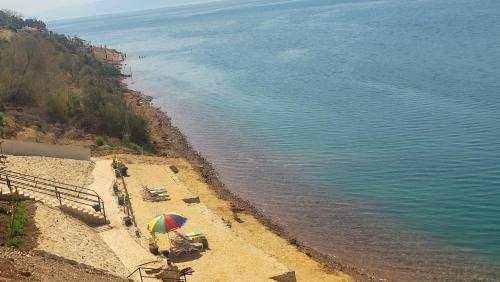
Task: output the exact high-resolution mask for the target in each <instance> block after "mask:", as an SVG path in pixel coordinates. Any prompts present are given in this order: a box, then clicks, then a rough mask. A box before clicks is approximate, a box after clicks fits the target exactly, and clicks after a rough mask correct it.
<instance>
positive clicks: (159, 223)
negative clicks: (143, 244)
mask: <svg viewBox="0 0 500 282" xmlns="http://www.w3.org/2000/svg"><path fill="white" fill-rule="evenodd" d="M186 221H187V218H186V217H185V216H183V215H182V214H179V213H176V212H169V213H164V214H160V215H158V216H156V217H155V218H153V220H151V221H150V222H149V223H148V230H149V231H151V232H154V233H167V232H170V231H172V230H175V229H178V228H180V227H181V226H183V225H184V224H185V223H186Z"/></svg>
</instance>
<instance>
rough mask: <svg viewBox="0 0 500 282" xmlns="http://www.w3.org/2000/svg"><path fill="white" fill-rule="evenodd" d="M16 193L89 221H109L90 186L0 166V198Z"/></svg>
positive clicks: (98, 222)
mask: <svg viewBox="0 0 500 282" xmlns="http://www.w3.org/2000/svg"><path fill="white" fill-rule="evenodd" d="M13 197H19V198H21V199H30V200H34V201H39V202H42V203H44V204H46V205H48V206H50V207H52V208H59V209H61V210H62V211H64V212H65V213H68V214H70V215H72V216H74V217H77V218H79V219H81V220H82V221H84V222H86V223H88V224H90V225H95V226H98V225H104V224H107V223H109V221H108V220H107V218H106V212H105V209H104V202H103V201H102V199H101V197H100V196H99V195H98V194H97V193H96V192H95V191H93V190H91V189H88V188H85V187H80V186H74V185H70V184H66V183H62V182H57V181H54V180H49V179H44V178H39V177H34V176H30V175H26V174H21V173H17V172H13V171H8V170H0V198H9V199H10V198H13Z"/></svg>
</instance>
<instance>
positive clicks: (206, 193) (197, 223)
mask: <svg viewBox="0 0 500 282" xmlns="http://www.w3.org/2000/svg"><path fill="white" fill-rule="evenodd" d="M118 158H119V159H121V160H123V161H124V162H125V163H126V164H127V166H128V167H129V173H130V175H131V176H130V177H127V178H126V183H127V186H128V191H129V194H130V197H131V201H132V206H133V209H134V213H135V216H136V221H137V224H138V226H139V228H140V229H141V232H142V233H143V235H147V231H146V224H147V222H148V221H149V220H150V219H151V218H152V217H154V216H155V215H156V214H158V213H161V212H166V211H176V212H180V213H182V214H184V215H186V216H187V217H188V219H189V220H188V223H187V224H186V226H185V227H183V231H186V232H190V231H203V232H204V233H205V234H206V235H207V237H208V240H209V244H210V250H209V251H207V252H204V253H202V256H201V257H199V258H196V259H194V260H191V261H187V262H183V263H179V265H180V267H185V266H192V267H193V268H194V269H196V272H195V275H194V276H193V277H192V278H190V281H191V280H193V281H260V280H266V279H267V278H268V277H270V276H272V275H271V274H272V273H276V274H279V272H282V271H286V268H288V269H290V270H293V271H295V273H296V276H297V280H298V281H353V279H352V278H351V277H349V276H348V275H346V274H344V273H342V272H332V271H327V270H325V268H324V267H323V266H322V265H321V264H319V263H318V262H316V261H314V260H313V259H311V258H310V257H308V256H307V255H305V254H304V253H302V252H300V251H299V250H297V249H296V247H294V246H292V245H290V244H289V243H288V242H287V241H286V240H284V239H282V238H280V237H279V236H277V235H276V234H274V233H273V232H271V231H269V230H268V229H267V228H266V227H265V226H263V225H262V224H261V223H259V222H258V221H257V220H256V219H255V218H254V217H252V216H250V215H245V214H240V218H241V219H243V221H244V222H243V223H237V222H235V221H233V220H232V212H231V209H230V206H229V203H227V202H226V201H223V200H220V199H219V198H218V197H217V195H216V194H215V193H214V192H213V191H212V190H210V188H209V187H208V186H207V184H205V183H204V182H202V180H201V178H200V177H199V175H197V174H196V173H195V172H194V171H193V170H192V169H191V167H190V165H189V164H188V163H187V162H186V161H184V160H181V159H173V158H170V159H167V158H160V157H145V156H132V155H119V156H118ZM171 164H175V165H176V166H177V167H178V168H179V169H180V172H179V173H178V174H177V175H176V174H174V173H173V172H171V171H170V169H169V168H168V166H169V165H171ZM142 184H144V185H148V186H153V187H155V186H164V187H166V188H167V189H168V191H169V192H170V193H171V196H172V200H171V201H166V202H157V203H151V202H144V201H143V200H142V197H141V195H140V187H141V185H142ZM193 196H199V197H200V198H201V202H202V203H200V204H192V205H187V204H185V203H184V202H183V201H182V200H181V199H182V198H186V197H193ZM222 218H224V219H231V221H232V227H231V228H229V227H228V226H227V225H226V224H225V223H223V221H222ZM160 247H162V248H168V243H167V240H166V238H165V237H163V238H162V240H161V242H160Z"/></svg>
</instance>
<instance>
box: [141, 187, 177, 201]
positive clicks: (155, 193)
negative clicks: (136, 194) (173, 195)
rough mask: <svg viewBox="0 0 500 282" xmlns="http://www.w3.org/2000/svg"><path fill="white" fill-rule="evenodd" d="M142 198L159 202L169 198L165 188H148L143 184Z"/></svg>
mask: <svg viewBox="0 0 500 282" xmlns="http://www.w3.org/2000/svg"><path fill="white" fill-rule="evenodd" d="M141 194H142V198H143V199H144V200H145V201H152V202H159V201H168V200H170V194H169V193H168V191H167V189H165V188H162V187H160V188H149V187H147V186H145V185H143V186H142V191H141Z"/></svg>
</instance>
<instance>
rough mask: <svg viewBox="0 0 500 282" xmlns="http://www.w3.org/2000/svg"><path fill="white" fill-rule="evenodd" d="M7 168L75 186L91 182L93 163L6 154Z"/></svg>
mask: <svg viewBox="0 0 500 282" xmlns="http://www.w3.org/2000/svg"><path fill="white" fill-rule="evenodd" d="M6 168H7V169H8V170H12V171H15V172H19V173H24V174H29V175H32V176H36V177H41V178H46V179H50V180H55V181H59V182H64V183H67V184H72V185H77V186H88V185H89V184H90V183H92V181H93V179H92V176H91V175H92V170H93V168H94V164H93V163H92V162H89V161H78V160H69V159H56V158H48V157H23V156H7V165H6Z"/></svg>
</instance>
